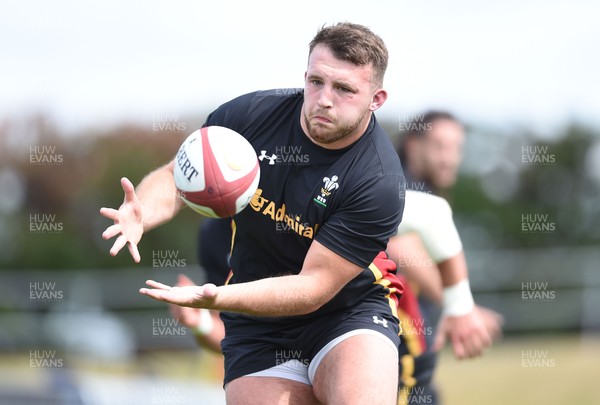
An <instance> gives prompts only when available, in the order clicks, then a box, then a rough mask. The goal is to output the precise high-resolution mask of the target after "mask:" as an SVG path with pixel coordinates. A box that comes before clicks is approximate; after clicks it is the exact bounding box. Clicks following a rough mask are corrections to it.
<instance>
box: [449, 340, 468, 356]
mask: <svg viewBox="0 0 600 405" xmlns="http://www.w3.org/2000/svg"><path fill="white" fill-rule="evenodd" d="M450 341H451V342H452V349H453V350H454V355H455V356H456V358H458V359H464V358H465V356H466V354H467V353H466V350H465V346H464V343H463V341H462V340H461V339H460V338H459V337H458V336H455V335H451V336H450Z"/></svg>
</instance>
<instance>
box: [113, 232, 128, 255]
mask: <svg viewBox="0 0 600 405" xmlns="http://www.w3.org/2000/svg"><path fill="white" fill-rule="evenodd" d="M126 244H127V238H126V237H125V235H121V236H119V237H118V238H117V240H116V241H115V243H114V245H113V246H112V248H111V249H110V254H111V255H112V256H116V254H117V253H119V251H120V250H121V249H123V246H125V245H126Z"/></svg>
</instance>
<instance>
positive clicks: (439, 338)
mask: <svg viewBox="0 0 600 405" xmlns="http://www.w3.org/2000/svg"><path fill="white" fill-rule="evenodd" d="M445 343H446V332H445V331H444V329H443V327H440V328H439V329H438V332H437V334H436V335H435V340H434V342H433V351H436V352H439V351H440V350H442V348H443V347H444V344H445Z"/></svg>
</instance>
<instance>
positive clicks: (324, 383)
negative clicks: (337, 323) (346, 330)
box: [313, 334, 398, 405]
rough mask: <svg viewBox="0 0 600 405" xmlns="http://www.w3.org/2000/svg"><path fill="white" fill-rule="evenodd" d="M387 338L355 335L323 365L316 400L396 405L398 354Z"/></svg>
mask: <svg viewBox="0 0 600 405" xmlns="http://www.w3.org/2000/svg"><path fill="white" fill-rule="evenodd" d="M385 339H387V338H386V337H385V336H383V335H382V336H381V337H380V336H374V335H372V334H364V335H355V336H352V337H350V338H348V339H346V340H344V341H342V342H341V343H339V344H338V345H336V346H335V347H334V348H333V349H331V351H330V352H329V353H327V355H326V356H325V357H324V358H323V360H322V361H321V363H320V364H319V366H318V368H317V370H316V372H315V377H314V381H313V390H314V393H315V396H316V397H317V398H318V399H319V400H320V401H321V402H323V403H325V404H327V405H338V404H339V405H342V404H343V405H354V404H356V405H358V404H368V405H393V404H396V400H397V396H398V352H397V351H396V350H395V348H394V346H393V344H391V341H385Z"/></svg>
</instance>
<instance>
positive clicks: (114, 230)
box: [102, 224, 121, 240]
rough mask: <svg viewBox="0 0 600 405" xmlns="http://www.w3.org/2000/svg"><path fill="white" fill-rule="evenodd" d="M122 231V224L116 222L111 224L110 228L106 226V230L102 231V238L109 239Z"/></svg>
mask: <svg viewBox="0 0 600 405" xmlns="http://www.w3.org/2000/svg"><path fill="white" fill-rule="evenodd" d="M120 232H121V225H120V224H114V225H111V226H109V227H108V228H106V230H105V231H104V232H102V238H103V239H106V240H108V239H110V238H112V237H113V236H115V235H117V234H118V233H120Z"/></svg>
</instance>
